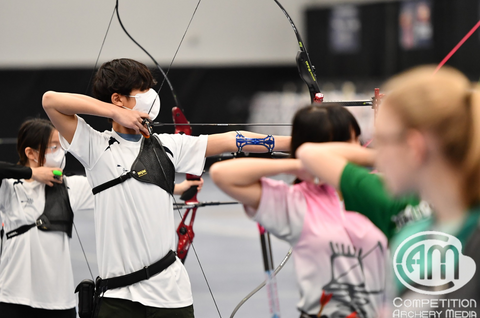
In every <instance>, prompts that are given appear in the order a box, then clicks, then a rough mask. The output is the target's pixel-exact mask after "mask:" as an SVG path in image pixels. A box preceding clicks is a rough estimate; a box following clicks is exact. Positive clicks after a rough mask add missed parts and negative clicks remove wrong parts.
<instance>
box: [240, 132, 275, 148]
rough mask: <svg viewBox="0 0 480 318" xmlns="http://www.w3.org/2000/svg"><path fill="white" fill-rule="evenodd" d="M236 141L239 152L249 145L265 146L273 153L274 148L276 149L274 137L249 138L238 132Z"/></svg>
mask: <svg viewBox="0 0 480 318" xmlns="http://www.w3.org/2000/svg"><path fill="white" fill-rule="evenodd" d="M236 141H237V148H238V152H241V151H242V150H243V147H245V146H247V145H255V146H264V147H265V148H267V150H268V152H273V148H275V138H273V136H272V135H268V136H267V137H265V138H247V137H245V136H244V135H242V134H241V133H240V132H239V131H237V137H236Z"/></svg>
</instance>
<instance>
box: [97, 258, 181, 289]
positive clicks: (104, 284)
mask: <svg viewBox="0 0 480 318" xmlns="http://www.w3.org/2000/svg"><path fill="white" fill-rule="evenodd" d="M176 255H177V254H176V253H175V252H174V251H169V252H168V253H167V255H165V256H164V257H163V258H162V259H161V260H159V261H158V262H156V263H154V264H152V265H150V266H145V267H144V268H142V269H140V270H138V271H136V272H133V273H130V274H126V275H122V276H118V277H112V278H106V279H101V278H100V277H98V278H97V281H96V294H97V295H98V296H99V295H100V294H102V293H104V292H106V291H107V290H109V289H115V288H120V287H126V286H130V285H133V284H135V283H138V282H140V281H142V280H146V279H149V278H150V277H152V276H154V275H157V274H158V273H160V272H161V271H163V270H164V269H166V268H167V267H169V266H170V265H172V264H173V263H174V262H175V260H176Z"/></svg>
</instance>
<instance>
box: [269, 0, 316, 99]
mask: <svg viewBox="0 0 480 318" xmlns="http://www.w3.org/2000/svg"><path fill="white" fill-rule="evenodd" d="M273 1H275V3H276V4H277V5H278V6H279V7H280V9H281V10H282V11H283V13H284V14H285V16H286V17H287V20H288V22H290V25H291V26H292V29H293V32H294V33H295V36H296V37H297V42H298V46H299V48H300V50H299V51H298V53H297V57H296V62H297V68H298V73H299V75H300V77H301V78H302V80H303V81H304V82H305V84H306V85H307V87H308V90H309V92H310V100H311V102H312V103H321V102H323V94H322V93H321V91H320V86H319V85H318V82H317V76H316V72H315V66H313V64H312V61H310V56H309V55H308V52H307V49H306V47H305V44H304V43H303V40H302V37H301V36H300V33H299V32H298V29H297V27H296V26H295V23H294V22H293V20H292V18H291V17H290V15H289V14H288V12H287V10H285V8H284V7H283V6H282V5H281V4H280V2H278V1H277V0H273Z"/></svg>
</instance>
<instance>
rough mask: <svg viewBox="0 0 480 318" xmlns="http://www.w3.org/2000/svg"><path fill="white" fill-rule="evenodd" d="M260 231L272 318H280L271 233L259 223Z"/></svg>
mask: <svg viewBox="0 0 480 318" xmlns="http://www.w3.org/2000/svg"><path fill="white" fill-rule="evenodd" d="M258 230H259V231H260V243H261V246H262V256H263V266H264V268H265V286H267V296H268V305H269V307H270V317H272V318H280V303H279V301H278V291H277V279H276V277H275V275H274V270H275V267H274V265H273V256H272V244H271V241H270V233H269V232H268V231H266V230H265V228H264V227H263V226H261V225H260V224H259V223H258Z"/></svg>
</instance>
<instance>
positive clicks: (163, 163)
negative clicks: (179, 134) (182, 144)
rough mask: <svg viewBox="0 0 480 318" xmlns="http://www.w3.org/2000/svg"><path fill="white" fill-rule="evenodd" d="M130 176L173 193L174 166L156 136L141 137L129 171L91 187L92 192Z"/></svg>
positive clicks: (109, 186)
mask: <svg viewBox="0 0 480 318" xmlns="http://www.w3.org/2000/svg"><path fill="white" fill-rule="evenodd" d="M130 178H134V179H135V180H138V181H140V182H146V183H151V184H155V185H157V186H159V187H160V188H162V189H163V190H165V191H166V192H167V193H169V194H173V189H174V187H175V167H174V166H173V163H172V161H171V160H170V158H168V156H167V153H166V151H165V148H164V147H163V145H162V144H161V142H160V140H159V139H158V138H157V137H155V136H151V137H150V138H143V140H142V145H141V146H140V152H139V153H138V156H137V158H136V159H135V161H134V162H133V164H132V168H131V169H130V171H129V172H127V173H126V174H124V175H121V176H120V177H118V178H115V179H112V180H110V181H107V182H105V183H102V184H101V185H98V186H96V187H95V188H93V189H92V192H93V194H97V193H99V192H102V191H103V190H106V189H108V188H111V187H113V186H116V185H117V184H120V183H122V182H125V181H126V180H128V179H130Z"/></svg>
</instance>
